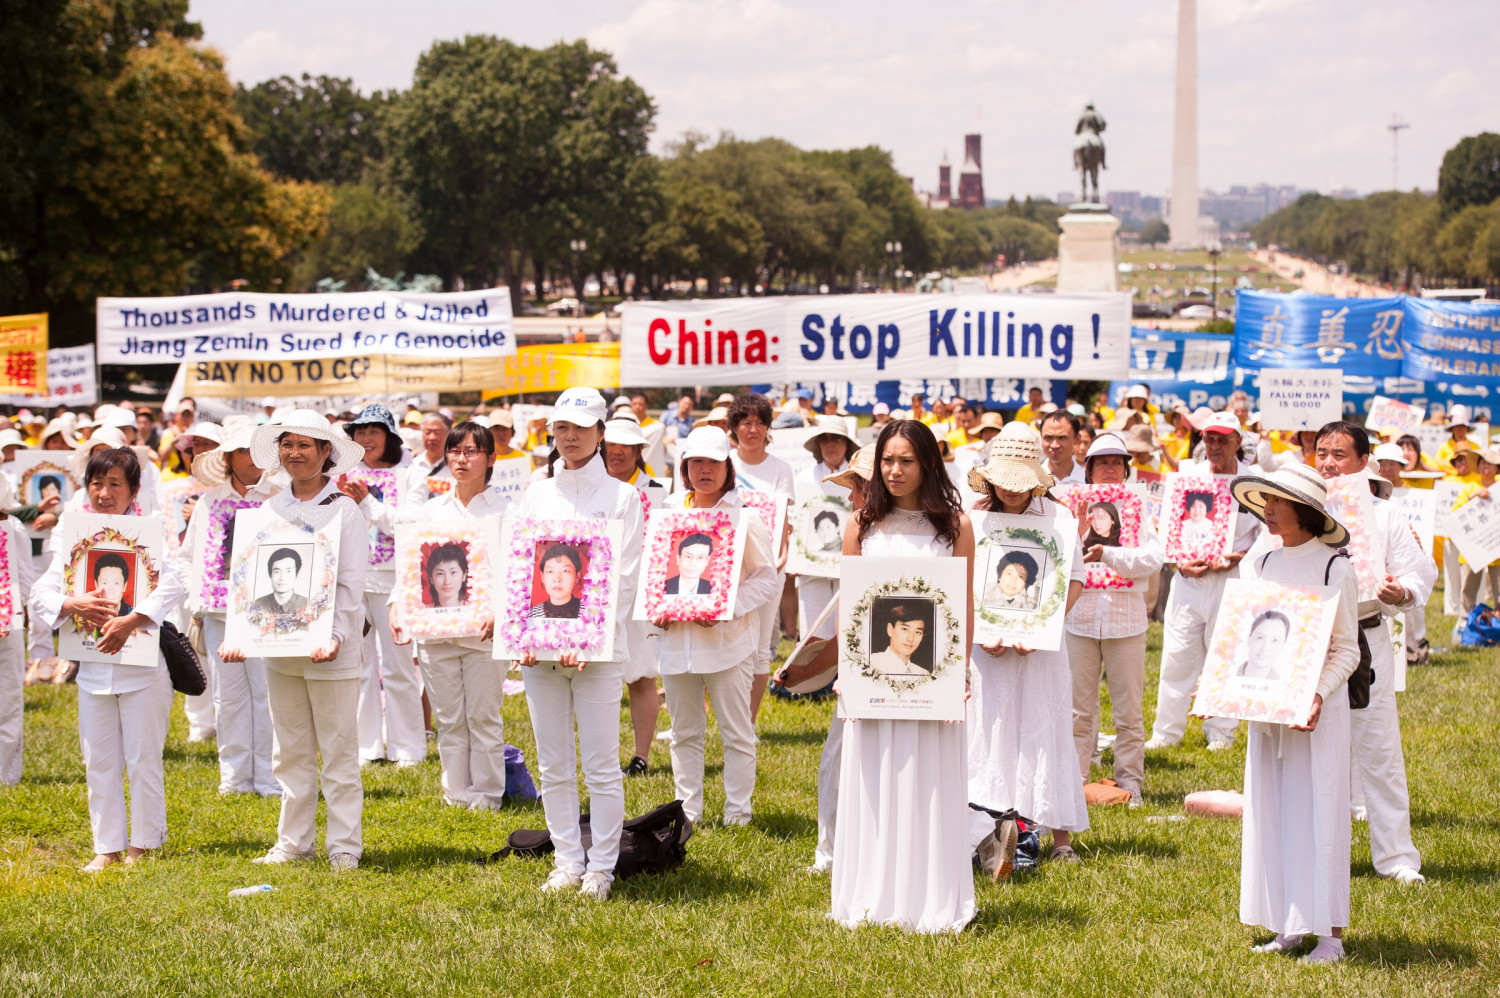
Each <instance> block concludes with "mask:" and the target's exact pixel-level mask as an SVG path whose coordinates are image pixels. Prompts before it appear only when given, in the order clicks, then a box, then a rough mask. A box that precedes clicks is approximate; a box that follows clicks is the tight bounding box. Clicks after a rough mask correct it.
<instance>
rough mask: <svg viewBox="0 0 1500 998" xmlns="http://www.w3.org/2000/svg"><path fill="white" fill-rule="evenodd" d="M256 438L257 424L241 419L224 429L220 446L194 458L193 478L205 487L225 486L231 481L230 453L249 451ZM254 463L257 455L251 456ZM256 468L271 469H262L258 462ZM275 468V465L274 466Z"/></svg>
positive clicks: (265, 469)
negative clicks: (252, 441)
mask: <svg viewBox="0 0 1500 998" xmlns="http://www.w3.org/2000/svg"><path fill="white" fill-rule="evenodd" d="M254 437H255V422H254V421H253V420H250V419H244V418H243V417H241V418H240V419H237V420H236V421H235V422H234V423H232V424H230V425H229V426H226V427H225V428H224V434H223V438H222V439H221V440H220V441H219V446H218V447H217V448H215V449H214V450H211V451H209V452H208V453H207V454H199V455H198V456H197V457H195V458H193V477H194V478H196V479H198V481H200V482H202V483H203V484H204V485H208V486H214V485H223V484H224V483H225V482H226V481H228V480H229V453H230V452H231V451H237V450H249V449H250V442H251V440H252V439H253V438H254ZM250 459H251V460H252V461H254V460H255V454H254V452H253V451H252V452H251V455H250ZM256 467H258V468H260V470H261V471H268V470H270V469H268V468H265V467H262V466H261V465H260V463H259V462H256ZM272 467H274V465H273V466H272Z"/></svg>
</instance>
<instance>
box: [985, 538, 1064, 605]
mask: <svg viewBox="0 0 1500 998" xmlns="http://www.w3.org/2000/svg"><path fill="white" fill-rule="evenodd" d="M1047 562H1048V558H1047V553H1046V552H1045V551H1043V550H1042V549H1041V548H1039V547H1031V546H1021V547H1016V546H1011V547H1003V548H1002V547H996V548H995V549H993V550H992V551H991V553H990V569H989V575H988V577H987V580H986V584H985V587H984V596H983V599H982V600H981V603H982V604H983V605H984V606H986V607H988V608H990V609H992V610H1035V609H1036V608H1037V607H1038V606H1039V605H1040V604H1041V594H1042V579H1043V578H1044V577H1045V575H1046V570H1047V567H1048V564H1047Z"/></svg>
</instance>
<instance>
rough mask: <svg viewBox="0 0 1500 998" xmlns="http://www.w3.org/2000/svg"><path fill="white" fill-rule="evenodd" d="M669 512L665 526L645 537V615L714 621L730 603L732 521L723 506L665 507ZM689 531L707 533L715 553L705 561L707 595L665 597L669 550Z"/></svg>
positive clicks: (732, 543)
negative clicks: (675, 508) (715, 507)
mask: <svg viewBox="0 0 1500 998" xmlns="http://www.w3.org/2000/svg"><path fill="white" fill-rule="evenodd" d="M668 513H670V518H669V525H668V527H667V529H665V530H663V529H657V530H654V531H653V533H652V536H651V537H650V538H648V544H647V550H646V552H645V558H646V577H645V579H644V580H642V583H641V584H642V585H644V586H645V587H646V590H645V592H646V604H645V606H646V617H647V619H649V620H656V619H659V618H665V619H666V620H674V621H683V620H687V621H696V620H717V619H719V617H720V616H721V615H722V614H723V612H724V609H725V607H726V606H727V605H728V602H729V590H730V583H731V579H730V572H732V571H733V569H734V540H735V538H734V521H733V519H731V518H730V516H729V514H728V513H727V512H725V511H724V510H722V509H687V510H670V511H666V510H664V511H663V512H662V514H659V515H667V514H668ZM688 534H707V535H708V536H709V537H711V538H713V542H714V554H713V557H712V558H711V559H710V560H709V563H708V572H707V574H706V575H704V578H706V579H707V580H708V584H709V592H708V593H707V594H706V595H699V594H696V593H683V594H678V595H676V596H673V597H672V598H670V599H668V598H667V594H666V588H667V562H668V560H669V558H670V553H671V549H672V548H673V547H674V546H676V544H677V542H678V541H679V540H680V539H681V538H683V537H686V536H687V535H688Z"/></svg>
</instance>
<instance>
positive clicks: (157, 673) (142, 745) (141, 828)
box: [29, 448, 184, 873]
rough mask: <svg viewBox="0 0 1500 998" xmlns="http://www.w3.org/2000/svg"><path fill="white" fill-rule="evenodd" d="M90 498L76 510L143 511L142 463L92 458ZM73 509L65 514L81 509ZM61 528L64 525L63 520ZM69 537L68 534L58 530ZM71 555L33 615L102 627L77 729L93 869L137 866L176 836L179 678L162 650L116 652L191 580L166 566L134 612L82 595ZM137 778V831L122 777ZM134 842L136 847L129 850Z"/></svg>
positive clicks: (122, 455)
mask: <svg viewBox="0 0 1500 998" xmlns="http://www.w3.org/2000/svg"><path fill="white" fill-rule="evenodd" d="M83 484H84V490H85V491H84V496H85V498H84V500H83V501H82V502H81V503H80V504H79V505H78V506H77V507H76V510H75V511H76V512H83V513H98V514H100V515H104V516H137V515H139V514H140V506H139V505H138V504H137V503H136V501H135V500H136V494H137V493H138V492H139V491H140V487H141V465H140V461H139V459H137V458H136V456H135V454H134V453H133V452H131V451H129V450H126V449H123V448H106V449H104V450H102V451H100V452H98V453H96V454H93V455H92V456H91V457H90V458H89V460H88V464H87V466H86V468H85V470H84V474H83ZM73 512H74V511H70V512H69V513H68V514H65V518H66V516H68V515H72V514H73ZM59 526H61V525H60V524H59ZM59 536H61V535H59ZM67 560H68V553H66V552H61V551H60V552H57V553H56V554H55V555H54V556H53V558H52V564H51V565H50V566H49V567H48V568H47V571H46V572H45V573H43V574H42V577H41V579H40V580H39V581H38V582H37V584H36V586H35V588H34V589H32V591H31V601H30V604H29V609H30V611H31V613H32V615H33V619H39V620H40V621H41V622H42V623H43V624H44V625H45V626H47V627H52V628H57V627H59V626H61V624H62V621H63V620H64V618H66V617H68V616H74V617H75V618H79V619H82V620H83V621H85V622H86V623H87V624H88V625H89V626H90V627H92V628H95V629H97V632H98V638H97V644H96V645H95V652H96V654H97V656H98V657H97V658H93V660H92V661H91V660H90V656H85V657H84V658H83V660H82V661H81V662H80V663H79V665H78V735H79V740H80V741H81V742H82V745H83V765H84V772H85V776H86V779H87V781H88V791H89V794H88V796H89V825H90V827H91V829H92V831H93V837H94V853H95V855H94V858H93V860H92V861H91V862H90V863H89V864H88V865H87V866H85V867H84V870H85V871H87V872H90V873H93V872H97V871H99V870H102V869H104V868H105V867H107V866H110V865H112V864H114V863H117V862H119V861H120V860H121V859H122V858H123V859H124V861H125V862H127V863H134V862H135V861H137V860H139V859H140V858H141V857H142V856H144V855H145V854H146V852H147V851H148V850H151V849H156V848H159V847H160V846H161V845H162V844H163V843H164V842H165V841H166V838H167V798H166V784H165V780H164V777H163V774H162V761H161V753H162V746H163V745H165V744H166V739H167V718H168V714H169V713H170V712H171V709H172V682H171V679H170V678H169V677H168V675H167V667H166V660H165V659H163V658H162V657H161V656H160V653H158V655H157V659H156V662H155V664H153V665H152V666H150V667H149V668H142V667H140V666H138V665H120V664H118V663H117V662H115V661H112V657H113V656H114V655H115V654H116V653H118V652H119V651H120V650H121V649H122V648H124V647H125V641H126V639H128V638H129V637H130V635H131V634H133V633H134V632H136V631H137V630H141V629H143V628H144V629H150V630H151V632H152V634H153V640H154V629H155V628H156V626H157V625H158V624H160V623H161V621H162V620H164V619H165V618H166V617H167V615H168V614H170V613H171V612H172V611H173V610H174V609H176V607H177V604H179V603H180V602H181V601H182V598H183V595H184V592H183V585H182V580H181V578H180V577H179V575H178V574H177V566H176V564H175V563H174V562H171V561H166V562H165V563H164V564H163V565H162V569H161V574H160V581H159V582H158V584H157V586H156V588H155V589H153V590H151V591H150V592H149V593H146V592H141V591H139V590H138V591H137V593H136V595H135V600H134V605H133V607H132V608H131V610H130V611H129V612H128V613H125V614H123V615H121V614H120V613H119V611H120V609H121V607H120V604H119V603H118V602H116V601H114V600H111V599H110V598H109V597H108V596H107V595H106V594H102V593H98V592H95V593H85V594H84V595H82V596H75V595H73V594H72V593H71V592H69V588H70V587H68V586H67V585H66V584H65V583H64V581H63V571H64V568H65V567H66V562H67ZM124 775H128V777H129V780H130V809H129V812H128V814H129V826H130V833H129V837H128V838H127V836H126V818H127V811H126V805H125V790H124V788H123V786H122V785H121V777H122V776H124ZM127 846H128V849H127Z"/></svg>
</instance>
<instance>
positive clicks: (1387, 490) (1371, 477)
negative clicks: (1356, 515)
mask: <svg viewBox="0 0 1500 998" xmlns="http://www.w3.org/2000/svg"><path fill="white" fill-rule="evenodd" d="M1379 467H1380V466H1379V465H1378V464H1376V463H1375V462H1374V461H1370V462H1368V463H1366V464H1365V470H1364V471H1361V472H1359V475H1360V476H1361V477H1363V478H1364V479H1365V480H1366V481H1368V482H1369V483H1370V492H1371V494H1373V495H1375V496H1376V497H1378V498H1380V499H1389V498H1390V497H1391V493H1392V492H1394V491H1396V486H1394V485H1392V484H1391V482H1390V479H1388V478H1386V477H1385V476H1384V475H1382V474H1380V472H1379V470H1378V469H1379Z"/></svg>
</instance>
